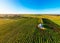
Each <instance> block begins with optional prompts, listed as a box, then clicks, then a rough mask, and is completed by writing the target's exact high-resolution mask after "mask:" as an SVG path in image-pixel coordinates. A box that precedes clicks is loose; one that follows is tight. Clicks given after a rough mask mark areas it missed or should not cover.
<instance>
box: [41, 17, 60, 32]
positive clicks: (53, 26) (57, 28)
mask: <svg viewBox="0 0 60 43" xmlns="http://www.w3.org/2000/svg"><path fill="white" fill-rule="evenodd" d="M42 20H43V23H44V27H45V28H49V29H55V31H60V26H59V25H58V24H56V23H54V22H53V21H51V20H49V19H46V18H42Z"/></svg>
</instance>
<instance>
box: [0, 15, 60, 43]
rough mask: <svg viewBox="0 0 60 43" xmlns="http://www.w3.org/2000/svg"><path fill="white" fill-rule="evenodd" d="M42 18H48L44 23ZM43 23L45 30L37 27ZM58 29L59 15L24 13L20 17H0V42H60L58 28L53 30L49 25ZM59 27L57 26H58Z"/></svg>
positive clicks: (59, 25)
mask: <svg viewBox="0 0 60 43" xmlns="http://www.w3.org/2000/svg"><path fill="white" fill-rule="evenodd" d="M42 18H45V19H48V20H49V21H48V20H47V21H46V20H45V22H48V25H46V24H47V23H45V22H44V21H43V20H42ZM41 20H42V22H43V23H44V25H45V26H48V27H45V28H46V30H41V29H39V28H38V27H37V25H38V24H39V23H41ZM49 23H50V24H51V26H52V27H55V26H57V27H56V29H57V30H58V29H60V16H48V15H47V16H45V15H43V16H40V15H39V16H36V15H33V16H32V15H30V16H29V15H24V16H23V17H22V18H17V19H16V18H13V19H9V18H5V19H4V18H1V19H0V43H60V30H59V32H57V31H54V29H52V28H51V27H50V24H49ZM58 27H59V28H58Z"/></svg>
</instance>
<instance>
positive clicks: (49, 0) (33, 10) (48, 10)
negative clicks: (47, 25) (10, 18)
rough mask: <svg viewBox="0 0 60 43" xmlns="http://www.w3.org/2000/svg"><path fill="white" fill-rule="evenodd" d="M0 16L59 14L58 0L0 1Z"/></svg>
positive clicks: (59, 2) (59, 1) (59, 4)
mask: <svg viewBox="0 0 60 43" xmlns="http://www.w3.org/2000/svg"><path fill="white" fill-rule="evenodd" d="M0 14H60V0H0Z"/></svg>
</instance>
